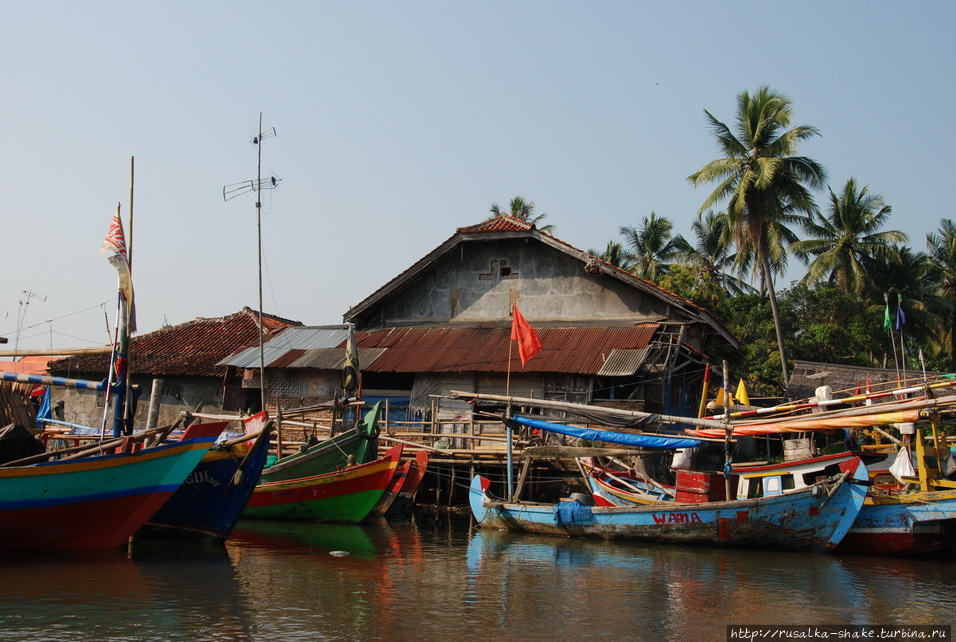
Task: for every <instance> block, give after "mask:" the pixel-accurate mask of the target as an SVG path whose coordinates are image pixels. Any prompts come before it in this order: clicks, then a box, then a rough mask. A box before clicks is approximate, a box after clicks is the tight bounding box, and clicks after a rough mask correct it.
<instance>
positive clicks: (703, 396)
mask: <svg viewBox="0 0 956 642" xmlns="http://www.w3.org/2000/svg"><path fill="white" fill-rule="evenodd" d="M709 391H710V364H709V363H708V364H707V365H706V366H704V384H703V389H702V390H701V391H700V409H699V410H698V411H697V417H698V418H701V417H703V416H704V415H706V414H707V393H708V392H709Z"/></svg>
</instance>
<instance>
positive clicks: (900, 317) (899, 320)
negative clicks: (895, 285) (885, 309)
mask: <svg viewBox="0 0 956 642" xmlns="http://www.w3.org/2000/svg"><path fill="white" fill-rule="evenodd" d="M904 323H906V313H905V312H903V295H902V294H897V295H896V329H897V330H902V329H903V324H904Z"/></svg>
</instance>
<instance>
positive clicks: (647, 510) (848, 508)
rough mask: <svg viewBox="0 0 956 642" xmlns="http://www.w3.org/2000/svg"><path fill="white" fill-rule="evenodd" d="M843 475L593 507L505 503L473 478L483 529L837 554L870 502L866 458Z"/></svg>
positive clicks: (474, 504)
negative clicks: (756, 490)
mask: <svg viewBox="0 0 956 642" xmlns="http://www.w3.org/2000/svg"><path fill="white" fill-rule="evenodd" d="M842 469H843V472H841V473H840V474H839V475H836V476H834V477H831V478H829V479H827V480H824V481H820V482H817V483H815V484H813V485H812V486H809V487H807V488H805V489H803V490H800V491H796V492H791V493H786V494H784V493H780V494H778V495H773V496H767V497H761V498H759V499H747V500H731V501H720V502H704V503H697V504H676V503H675V504H668V505H646V506H591V505H588V503H587V502H585V501H581V500H580V499H570V498H568V499H562V500H560V501H558V502H556V503H553V504H548V503H528V502H520V501H505V500H502V499H498V498H496V497H494V496H493V495H492V494H491V493H490V492H489V491H490V488H491V481H490V480H488V479H487V478H485V477H482V476H481V475H477V476H475V478H474V479H473V480H472V483H471V488H470V493H469V501H470V504H471V510H472V513H473V514H474V516H475V519H476V520H477V522H478V524H479V526H480V527H487V528H498V529H503V530H516V531H526V532H531V533H541V534H547V535H563V536H571V537H597V538H604V539H637V540H646V541H654V542H662V543H671V544H709V545H716V546H738V547H753V548H766V547H770V548H775V549H791V550H807V551H818V552H829V551H832V550H834V549H835V548H836V547H837V545H839V543H840V541H841V540H842V539H843V537H844V536H845V535H846V533H847V532H848V531H849V529H850V526H851V525H852V524H853V521H854V520H855V519H856V516H857V515H858V514H859V512H860V508H861V507H862V506H863V500H864V498H865V496H866V489H867V485H868V484H869V478H868V475H867V472H866V467H865V466H864V465H863V463H862V461H860V460H859V459H854V460H851V461H850V462H846V463H845V464H844V465H842Z"/></svg>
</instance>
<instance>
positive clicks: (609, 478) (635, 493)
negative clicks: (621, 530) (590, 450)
mask: <svg viewBox="0 0 956 642" xmlns="http://www.w3.org/2000/svg"><path fill="white" fill-rule="evenodd" d="M578 465H580V466H581V472H582V473H583V474H584V478H585V480H586V481H587V482H588V487H589V488H590V490H591V494H592V495H594V500H595V502H596V503H597V505H598V506H634V505H640V504H660V503H664V502H671V501H674V496H675V494H676V490H675V489H674V487H672V486H667V485H665V484H660V483H658V482H655V481H654V480H652V479H644V478H640V477H638V476H637V475H636V474H634V473H633V472H632V471H621V470H614V469H611V468H608V467H607V466H602V465H600V464H599V463H597V461H596V458H595V457H581V458H579V459H578Z"/></svg>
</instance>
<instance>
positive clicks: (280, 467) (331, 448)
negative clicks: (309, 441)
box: [262, 402, 381, 482]
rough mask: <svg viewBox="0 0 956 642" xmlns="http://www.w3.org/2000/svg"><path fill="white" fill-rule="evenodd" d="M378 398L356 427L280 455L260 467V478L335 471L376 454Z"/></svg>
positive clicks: (295, 476) (279, 477)
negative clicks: (278, 458)
mask: <svg viewBox="0 0 956 642" xmlns="http://www.w3.org/2000/svg"><path fill="white" fill-rule="evenodd" d="M380 409H381V402H379V403H377V404H375V406H373V408H372V409H371V410H369V412H368V415H366V419H365V420H364V421H363V423H361V424H360V425H359V426H357V427H356V428H352V429H350V430H347V431H345V432H343V433H341V434H339V435H336V436H335V437H332V438H331V439H327V440H325V441H322V442H319V443H317V444H315V445H313V446H309V447H308V448H306V449H305V450H303V451H302V452H298V453H295V454H294V455H289V456H287V457H283V458H282V459H280V460H278V461H276V462H275V463H274V464H272V465H270V466H268V467H267V468H266V469H265V470H263V471H262V481H263V482H275V481H285V480H290V479H301V478H302V477H313V476H315V475H324V474H325V473H331V472H335V471H336V470H338V469H339V468H344V467H345V466H346V465H348V463H349V459H350V457H351V458H352V459H353V460H354V463H356V464H365V463H368V462H370V461H372V460H373V459H375V457H376V450H377V445H378V428H377V421H378V414H379V412H380Z"/></svg>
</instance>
